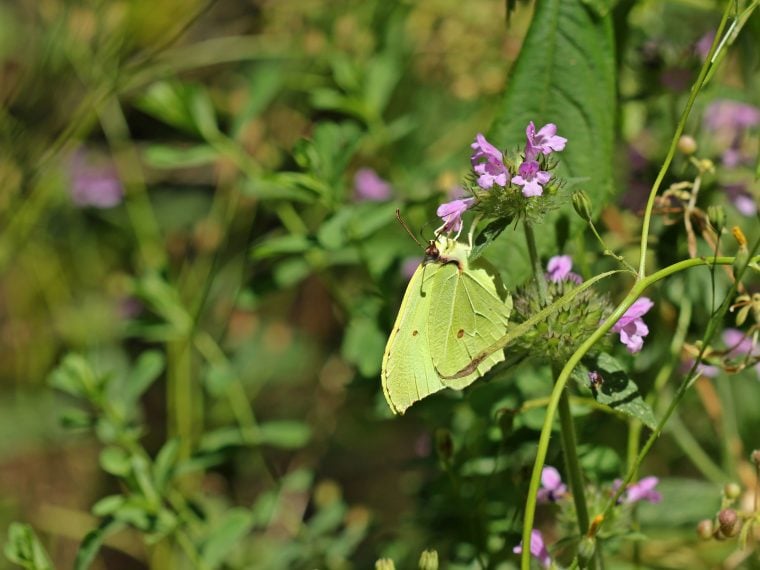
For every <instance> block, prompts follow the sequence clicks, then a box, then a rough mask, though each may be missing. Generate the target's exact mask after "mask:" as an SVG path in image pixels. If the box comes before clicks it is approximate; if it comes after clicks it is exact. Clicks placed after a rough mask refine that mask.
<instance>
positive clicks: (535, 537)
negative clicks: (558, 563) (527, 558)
mask: <svg viewBox="0 0 760 570" xmlns="http://www.w3.org/2000/svg"><path fill="white" fill-rule="evenodd" d="M512 552H514V553H515V554H522V541H520V544H518V545H517V546H515V547H514V548H513V549H512ZM530 554H531V556H533V557H534V558H536V559H537V560H538V561H539V562H540V563H541V566H543V567H544V568H548V567H549V566H551V564H552V557H551V556H549V551H548V550H547V549H546V544H544V537H543V536H541V531H540V530H537V529H535V528H534V529H533V530H531V531H530Z"/></svg>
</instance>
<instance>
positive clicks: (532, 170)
mask: <svg viewBox="0 0 760 570" xmlns="http://www.w3.org/2000/svg"><path fill="white" fill-rule="evenodd" d="M525 135H526V138H527V140H526V143H525V157H524V160H523V162H522V164H520V166H519V167H518V168H517V173H516V174H513V173H512V172H510V170H509V168H508V167H507V165H506V164H505V163H504V155H503V154H502V152H501V151H500V150H499V149H498V148H496V147H495V146H494V145H492V144H491V143H490V142H488V140H487V139H486V137H485V136H483V134H482V133H478V134H477V135H475V140H474V141H473V143H472V144H471V145H470V147H471V148H472V155H471V156H470V163H471V164H472V169H473V171H474V172H475V174H476V175H477V183H478V186H479V187H480V188H482V189H483V190H490V189H492V188H493V187H494V186H498V187H501V188H506V187H507V186H508V185H509V184H510V183H511V184H514V185H515V186H520V187H522V194H523V196H525V197H526V198H531V197H534V196H541V195H542V194H543V193H544V185H545V184H546V183H548V182H549V180H550V179H551V173H549V172H547V171H545V170H541V163H540V161H539V155H548V154H551V153H552V152H555V151H561V150H562V149H564V148H565V144H566V143H567V139H566V138H564V137H561V136H559V135H557V126H556V125H554V124H553V123H549V124H548V125H544V126H543V127H541V129H539V130H538V132H536V126H535V125H534V124H533V121H531V122H530V123H529V124H528V127H527V128H526V130H525ZM474 203H475V199H474V198H466V199H457V200H453V201H451V202H447V203H445V204H442V205H441V206H440V207H439V208H438V211H437V214H438V216H439V217H440V218H441V219H442V220H443V226H441V228H439V231H443V232H457V233H458V232H460V231H461V230H462V214H464V213H465V212H466V211H467V210H468V209H469V208H470V207H472V205H473V204H474Z"/></svg>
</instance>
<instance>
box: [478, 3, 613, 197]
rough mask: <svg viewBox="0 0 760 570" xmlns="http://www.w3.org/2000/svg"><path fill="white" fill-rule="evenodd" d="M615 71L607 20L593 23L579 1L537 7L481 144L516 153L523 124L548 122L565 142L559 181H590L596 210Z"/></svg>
mask: <svg viewBox="0 0 760 570" xmlns="http://www.w3.org/2000/svg"><path fill="white" fill-rule="evenodd" d="M615 69H616V67H615V45H614V38H613V33H612V21H611V17H610V15H609V14H607V15H606V16H604V17H598V16H597V15H595V14H594V13H593V12H592V10H591V9H590V8H589V7H587V6H586V5H585V3H584V2H583V1H581V0H546V1H542V2H537V3H536V10H535V13H534V15H533V20H532V22H531V25H530V28H529V30H528V34H527V36H526V38H525V41H524V42H523V47H522V49H521V50H520V55H519V57H518V59H517V62H516V63H515V66H514V68H513V71H512V74H511V76H510V78H509V81H508V88H507V91H506V93H505V96H504V99H503V101H502V103H501V107H500V109H501V111H500V112H499V113H498V115H497V119H496V121H495V122H494V124H493V126H492V128H491V130H490V133H489V140H490V141H491V142H492V143H493V144H495V145H496V146H498V147H503V146H507V147H510V148H512V147H515V146H519V147H522V146H523V145H524V144H525V127H526V125H527V124H528V122H529V121H531V120H532V121H534V122H535V124H536V127H537V128H540V127H541V126H543V125H544V124H546V123H555V124H556V125H557V128H558V133H559V134H560V135H561V136H563V137H567V139H568V143H567V146H566V148H565V150H564V151H563V152H562V153H560V155H559V156H560V167H559V175H560V176H564V177H584V176H588V177H590V179H589V181H588V182H587V183H586V185H585V188H586V190H587V192H588V194H589V195H590V197H591V201H592V203H593V204H594V205H595V206H596V208H597V210H596V211H598V210H599V209H600V208H601V205H602V204H603V203H605V198H606V197H607V196H608V195H609V194H610V192H611V191H612V188H613V172H612V153H613V144H614V133H615V131H614V127H615V103H616V99H615V85H616V77H615Z"/></svg>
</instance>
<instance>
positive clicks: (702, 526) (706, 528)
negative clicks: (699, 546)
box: [697, 519, 713, 540]
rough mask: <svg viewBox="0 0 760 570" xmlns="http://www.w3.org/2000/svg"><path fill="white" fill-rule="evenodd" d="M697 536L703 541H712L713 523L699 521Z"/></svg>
mask: <svg viewBox="0 0 760 570" xmlns="http://www.w3.org/2000/svg"><path fill="white" fill-rule="evenodd" d="M697 536H698V537H699V538H701V539H702V540H710V539H711V538H712V537H713V522H712V521H711V520H710V519H704V520H702V521H699V524H697Z"/></svg>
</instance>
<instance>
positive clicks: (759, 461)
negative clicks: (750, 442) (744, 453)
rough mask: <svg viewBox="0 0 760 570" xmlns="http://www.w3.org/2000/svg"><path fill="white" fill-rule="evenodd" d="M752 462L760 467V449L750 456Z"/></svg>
mask: <svg viewBox="0 0 760 570" xmlns="http://www.w3.org/2000/svg"><path fill="white" fill-rule="evenodd" d="M749 457H750V459H751V460H752V463H754V464H755V465H757V466H760V449H756V450H755V451H753V452H752V455H750V456H749Z"/></svg>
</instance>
